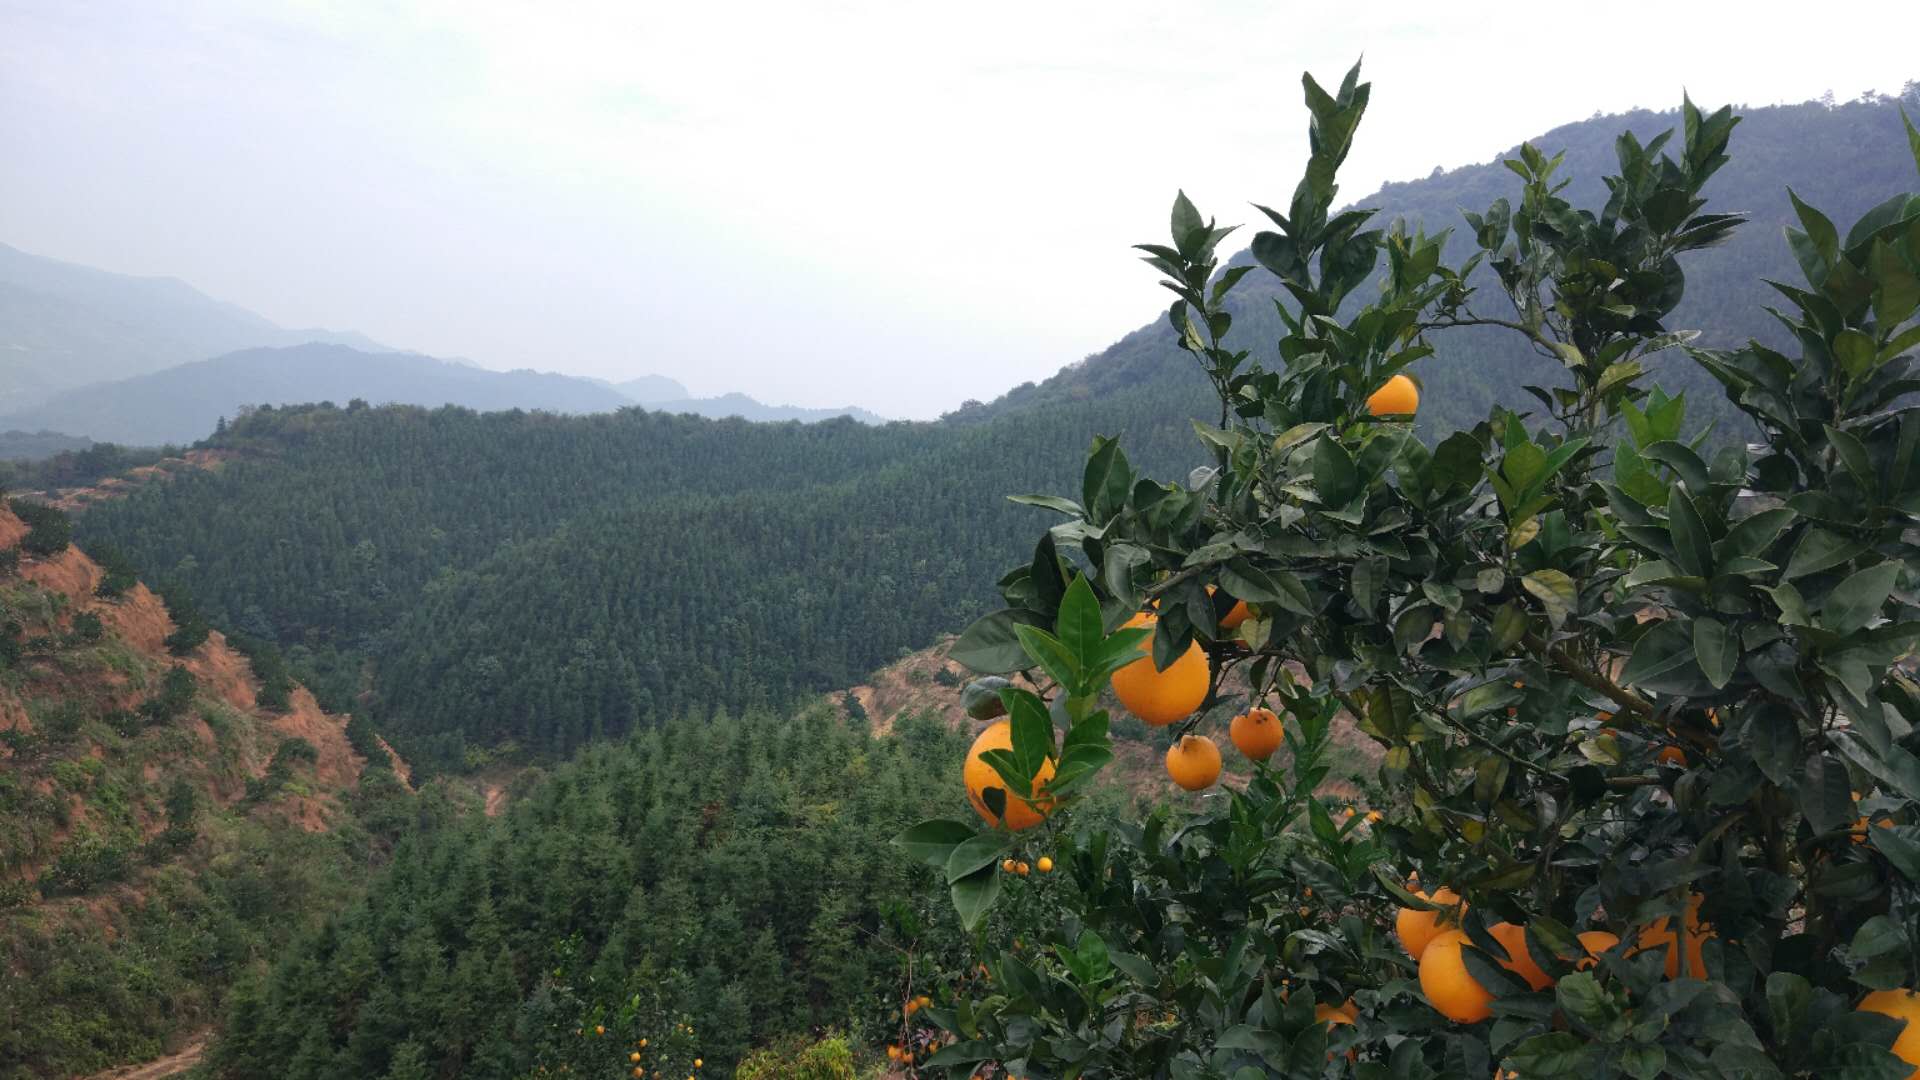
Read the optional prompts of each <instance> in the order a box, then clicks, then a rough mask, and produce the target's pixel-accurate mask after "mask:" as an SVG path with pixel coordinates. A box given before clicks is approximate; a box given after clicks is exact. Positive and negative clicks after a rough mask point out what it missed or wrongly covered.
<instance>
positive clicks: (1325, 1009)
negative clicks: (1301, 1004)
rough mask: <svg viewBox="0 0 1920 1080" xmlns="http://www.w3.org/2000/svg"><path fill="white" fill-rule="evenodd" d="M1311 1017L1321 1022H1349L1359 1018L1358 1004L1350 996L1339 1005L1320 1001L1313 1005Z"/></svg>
mask: <svg viewBox="0 0 1920 1080" xmlns="http://www.w3.org/2000/svg"><path fill="white" fill-rule="evenodd" d="M1313 1018H1314V1019H1315V1020H1318V1021H1320V1022H1321V1023H1323V1024H1351V1023H1353V1022H1354V1021H1356V1020H1358V1019H1360V1006H1358V1005H1355V1004H1354V1003H1353V999H1352V998H1348V999H1347V1000H1346V1001H1345V1002H1343V1003H1341V1004H1339V1005H1328V1004H1326V1003H1325V1002H1322V1003H1320V1004H1318V1005H1315V1006H1314V1007H1313Z"/></svg>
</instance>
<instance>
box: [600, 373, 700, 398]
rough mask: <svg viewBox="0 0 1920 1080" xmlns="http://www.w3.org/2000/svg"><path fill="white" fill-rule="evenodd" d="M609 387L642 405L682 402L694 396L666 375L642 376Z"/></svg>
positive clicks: (677, 381)
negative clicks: (658, 402)
mask: <svg viewBox="0 0 1920 1080" xmlns="http://www.w3.org/2000/svg"><path fill="white" fill-rule="evenodd" d="M609 385H611V386H612V387H613V388H614V389H615V390H618V391H620V392H621V393H623V394H625V395H627V396H628V397H630V398H632V399H633V400H635V401H637V402H639V403H640V404H642V405H651V404H652V403H654V402H656V401H681V400H684V399H686V398H689V397H692V396H693V395H692V394H689V393H687V388H686V387H685V386H682V385H680V382H679V380H677V379H669V378H667V377H666V376H665V375H642V376H640V377H639V378H635V379H628V380H626V381H625V382H616V383H611V384H609Z"/></svg>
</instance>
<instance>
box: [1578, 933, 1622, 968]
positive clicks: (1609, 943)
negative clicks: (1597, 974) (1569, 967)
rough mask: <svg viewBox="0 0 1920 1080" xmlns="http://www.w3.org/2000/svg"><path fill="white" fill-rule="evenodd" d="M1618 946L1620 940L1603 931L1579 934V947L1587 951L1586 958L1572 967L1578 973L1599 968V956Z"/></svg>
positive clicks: (1616, 936) (1617, 936) (1615, 935)
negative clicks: (1578, 971)
mask: <svg viewBox="0 0 1920 1080" xmlns="http://www.w3.org/2000/svg"><path fill="white" fill-rule="evenodd" d="M1618 944H1620V938H1619V935H1617V934H1609V933H1607V932H1606V931H1605V930H1587V931H1584V932H1583V933H1581V934H1580V945H1581V947H1582V948H1584V949H1586V950H1587V956H1586V959H1584V960H1581V961H1579V962H1577V963H1575V964H1574V965H1573V966H1574V967H1575V968H1576V969H1578V970H1580V971H1586V970H1588V969H1590V968H1596V967H1599V966H1600V960H1599V956H1600V954H1601V953H1603V952H1609V951H1611V950H1612V949H1613V947H1614V946H1615V945H1618Z"/></svg>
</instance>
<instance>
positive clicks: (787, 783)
mask: <svg viewBox="0 0 1920 1080" xmlns="http://www.w3.org/2000/svg"><path fill="white" fill-rule="evenodd" d="M902 728H903V730H904V731H911V732H912V733H913V734H912V737H911V738H900V739H893V738H889V739H880V740H874V739H870V738H869V737H868V736H866V735H864V734H861V733H859V732H856V731H853V730H851V729H849V728H848V727H847V726H846V725H844V724H843V723H841V722H840V721H839V720H838V719H837V718H836V717H835V716H833V715H832V713H831V711H830V710H825V709H814V710H811V711H809V712H806V713H803V714H800V715H797V716H779V715H766V714H757V715H754V716H752V717H750V718H747V719H735V718H731V717H729V716H727V715H725V714H719V715H715V716H713V717H712V718H706V717H696V718H689V719H686V720H680V721H675V722H672V723H668V724H665V725H663V726H661V727H659V728H656V729H653V730H651V731H649V732H647V733H645V734H641V735H637V736H635V737H634V738H633V739H631V740H629V741H626V742H623V743H619V744H613V745H602V746H599V747H595V748H591V749H589V750H587V751H585V752H584V753H583V754H582V755H581V756H580V757H579V758H578V760H576V761H575V762H574V763H573V764H570V765H567V766H563V767H561V768H559V769H557V770H555V771H554V772H553V774H552V775H551V776H550V777H548V778H547V779H545V780H544V781H543V782H541V783H539V784H538V785H536V786H534V787H533V788H532V789H531V790H529V791H528V792H527V793H526V795H525V796H524V798H523V800H522V801H519V802H516V803H514V804H513V805H512V806H510V807H509V809H508V810H507V812H506V813H505V814H504V815H503V816H502V817H500V818H497V819H486V818H481V817H478V816H475V817H469V818H465V819H461V820H459V821H458V822H456V823H453V824H452V825H450V826H449V827H446V828H443V829H441V830H438V831H436V832H434V833H432V834H429V835H414V836H410V837H408V838H407V839H405V840H403V841H402V842H401V845H400V847H399V849H398V850H397V851H396V852H395V856H394V862H393V864H392V866H391V867H390V868H389V869H388V870H387V871H386V872H385V873H384V874H383V875H382V876H381V877H380V878H379V879H378V880H377V881H376V882H375V883H374V885H373V887H372V889H371V891H370V892H369V894H368V896H367V898H366V899H365V900H364V901H363V902H361V903H357V904H355V905H354V906H353V907H351V908H349V909H348V910H347V911H346V912H344V913H343V914H341V915H340V916H339V917H338V918H335V919H333V920H331V921H330V922H329V923H328V924H327V925H326V926H325V927H324V928H323V929H322V930H321V931H320V932H319V933H317V934H315V935H312V936H311V937H309V938H307V939H306V940H305V941H303V942H302V943H301V945H300V946H299V947H297V948H295V949H293V950H291V951H290V952H288V953H286V954H285V955H283V956H282V957H281V958H280V959H279V960H278V961H277V963H276V964H275V965H274V969H273V972H272V974H271V975H270V976H269V977H268V978H267V979H266V980H265V981H264V982H263V983H261V984H258V985H254V986H250V987H248V988H247V989H246V990H245V991H244V993H237V994H236V998H235V1003H234V1008H233V1010H232V1012H231V1015H230V1018H229V1024H228V1027H227V1035H226V1037H225V1038H224V1039H223V1040H222V1042H221V1043H220V1046H219V1050H218V1054H217V1059H216V1061H215V1063H214V1071H215V1073H216V1075H220V1076H226V1077H243V1076H244V1077H251V1076H282V1077H290V1078H302V1080H331V1078H339V1080H349V1078H359V1077H378V1076H383V1075H396V1074H406V1073H407V1072H409V1071H410V1070H411V1071H413V1072H415V1073H417V1072H418V1064H419V1062H420V1061H421V1060H422V1059H424V1060H425V1061H427V1062H430V1063H432V1064H433V1075H437V1076H452V1075H460V1076H463V1077H469V1078H475V1080H487V1078H494V1077H517V1076H521V1075H525V1074H526V1073H527V1072H528V1071H530V1070H531V1069H532V1068H533V1067H534V1066H535V1064H536V1062H556V1061H557V1062H567V1061H572V1060H573V1056H572V1055H574V1054H576V1053H584V1054H587V1055H589V1059H590V1060H593V1061H598V1062H600V1063H601V1067H606V1066H609V1065H611V1064H613V1063H614V1062H616V1061H617V1060H618V1058H616V1057H615V1055H616V1054H617V1055H619V1057H624V1056H625V1050H626V1048H627V1047H628V1046H630V1045H631V1040H632V1039H634V1038H635V1037H638V1036H640V1035H646V1036H647V1037H649V1038H650V1039H652V1040H655V1041H658V1039H659V1034H658V1032H657V1030H655V1031H654V1033H653V1034H648V1029H647V1027H646V1026H645V1025H647V1024H649V1023H653V1022H654V1021H648V1020H645V1019H644V1018H639V1019H633V1018H623V1017H625V1011H626V1010H628V1009H629V1008H631V998H632V995H635V994H639V995H642V1004H643V1006H645V1007H644V1008H643V1009H642V1010H641V1011H642V1012H648V1013H652V1012H661V1011H662V1010H661V1008H656V1006H655V1005H654V1004H649V1002H651V1001H652V998H653V995H655V994H657V993H660V992H662V991H671V992H670V993H667V994H666V995H665V998H666V1000H665V1001H664V1002H663V1003H659V1004H660V1005H661V1006H663V1007H664V1009H665V1011H666V1012H671V1013H683V1014H685V1016H686V1018H687V1019H686V1022H687V1023H688V1024H689V1025H690V1026H691V1027H692V1028H693V1030H694V1039H695V1040H697V1048H698V1049H697V1053H698V1054H699V1056H701V1057H703V1058H704V1059H705V1065H704V1071H703V1075H709V1076H715V1077H724V1076H728V1075H731V1070H732V1068H733V1065H734V1063H735V1062H736V1061H738V1060H739V1059H740V1057H741V1056H742V1055H743V1054H744V1053H745V1052H746V1051H747V1049H748V1048H749V1047H751V1046H755V1045H764V1044H766V1043H767V1042H768V1041H770V1040H771V1039H773V1038H775V1037H777V1036H781V1035H798V1034H802V1033H806V1032H810V1031H813V1030H815V1029H817V1028H820V1027H827V1026H831V1027H836V1028H840V1029H843V1030H850V1031H851V1032H852V1033H853V1034H854V1035H855V1036H856V1037H857V1038H860V1039H863V1040H867V1041H871V1040H873V1039H875V1038H877V1037H879V1034H880V1033H881V1032H883V1031H885V1030H888V1029H889V1028H890V1027H891V1026H893V1025H897V1023H898V1012H897V1008H898V1006H897V1001H898V993H899V992H900V991H899V987H901V986H902V985H904V983H903V981H902V973H901V965H902V963H903V956H902V954H901V953H898V952H896V951H895V950H894V949H892V948H889V947H887V945H886V944H885V943H884V942H896V943H898V944H900V945H906V946H910V945H912V944H914V939H915V938H917V937H919V936H921V935H922V934H927V933H931V931H928V930H926V929H924V928H925V927H926V926H927V925H928V924H929V922H931V921H933V920H930V919H929V914H930V908H922V907H920V906H919V905H917V904H914V903H907V904H903V903H902V902H901V900H900V898H901V897H906V896H912V895H913V894H914V893H915V891H916V889H922V890H924V889H925V888H926V887H927V886H928V885H929V884H930V883H931V878H930V875H923V873H922V872H921V871H919V870H916V869H914V868H910V867H903V866H901V865H900V863H899V861H898V860H897V859H895V858H893V857H892V854H891V852H890V851H888V850H887V849H886V848H885V847H884V838H885V837H886V836H888V835H890V834H891V833H892V832H894V831H896V830H897V828H898V827H899V826H900V825H902V824H904V823H905V822H906V821H908V820H910V819H911V818H913V817H914V816H915V815H916V814H917V813H919V812H922V811H924V810H926V809H928V808H930V806H931V805H933V804H934V803H935V802H946V801H950V799H951V790H952V787H953V775H952V774H953V764H954V762H955V761H956V760H958V756H959V754H960V752H961V750H962V747H963V743H962V742H961V741H960V739H959V737H958V736H956V735H953V734H950V733H948V732H946V731H945V730H944V729H943V728H941V727H940V726H939V725H937V724H936V723H934V722H932V721H916V720H906V721H903V722H902ZM876 936H877V937H879V938H881V939H882V943H879V944H876V942H875V937H876ZM943 940H945V942H946V944H947V945H949V946H951V945H952V944H953V941H952V939H951V938H946V939H943ZM919 945H920V948H921V949H923V950H924V949H927V948H928V947H929V945H928V943H927V942H926V941H924V940H923V941H921V942H920V943H919ZM596 1023H599V1024H604V1025H605V1026H607V1027H608V1029H609V1035H608V1036H605V1037H599V1038H604V1039H605V1042H604V1043H601V1042H597V1041H594V1040H596V1037H595V1036H594V1035H593V1034H592V1032H593V1028H594V1025H595V1024H596ZM630 1024H631V1025H638V1026H632V1027H630V1026H629V1025H630ZM576 1030H584V1032H585V1034H583V1035H575V1034H574V1032H575V1031H576ZM621 1039H624V1040H627V1041H626V1042H624V1043H622V1042H620V1041H618V1040H621ZM569 1047H572V1049H569ZM583 1047H584V1049H582V1048H583ZM573 1071H574V1072H575V1073H579V1072H580V1071H581V1066H578V1065H576V1066H575V1068H574V1069H573ZM623 1071H624V1069H623ZM650 1072H651V1070H650ZM594 1075H599V1074H598V1073H596V1074H594Z"/></svg>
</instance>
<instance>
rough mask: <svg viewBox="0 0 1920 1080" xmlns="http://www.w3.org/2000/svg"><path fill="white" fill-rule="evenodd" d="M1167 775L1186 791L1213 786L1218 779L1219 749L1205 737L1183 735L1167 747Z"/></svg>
mask: <svg viewBox="0 0 1920 1080" xmlns="http://www.w3.org/2000/svg"><path fill="white" fill-rule="evenodd" d="M1167 775H1168V776H1171V777H1173V782H1174V783H1176V784H1179V785H1180V786H1181V787H1183V788H1186V789H1187V790H1188V791H1199V790H1201V789H1202V788H1208V787H1212V786H1213V782H1214V781H1215V780H1218V779H1220V748H1219V747H1218V746H1215V745H1214V744H1213V740H1212V739H1209V738H1207V737H1206V736H1205V735H1183V736H1181V737H1180V741H1179V742H1177V743H1174V744H1173V745H1172V746H1169V747H1167Z"/></svg>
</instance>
